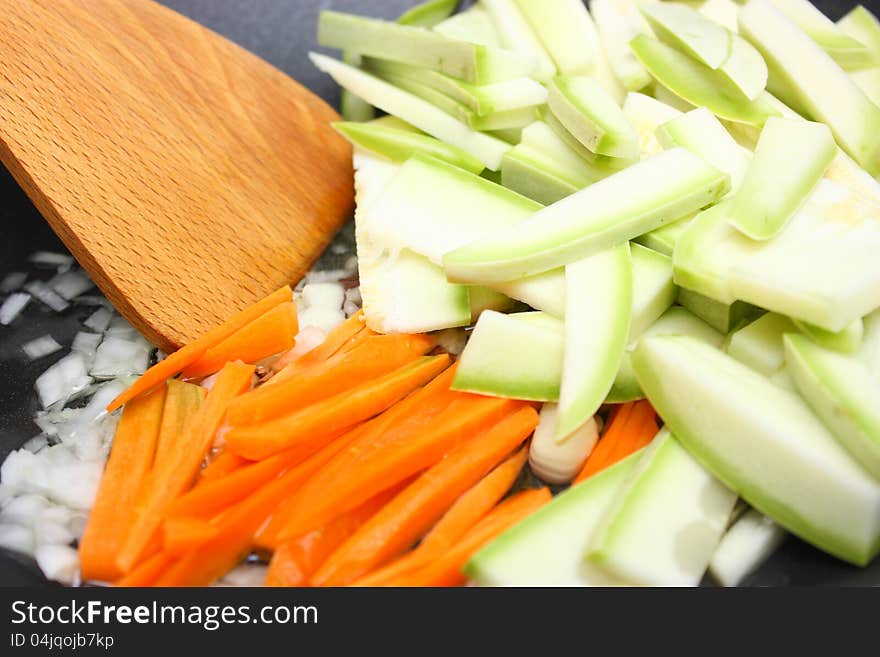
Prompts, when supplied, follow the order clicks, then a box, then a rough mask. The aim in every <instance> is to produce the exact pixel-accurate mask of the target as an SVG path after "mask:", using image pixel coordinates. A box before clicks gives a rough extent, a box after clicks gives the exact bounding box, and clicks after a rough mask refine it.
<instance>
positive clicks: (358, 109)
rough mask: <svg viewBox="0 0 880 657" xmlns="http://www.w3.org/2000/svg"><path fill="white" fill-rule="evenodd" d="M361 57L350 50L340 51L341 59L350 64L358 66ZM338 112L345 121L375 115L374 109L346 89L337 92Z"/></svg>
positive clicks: (369, 119)
mask: <svg viewBox="0 0 880 657" xmlns="http://www.w3.org/2000/svg"><path fill="white" fill-rule="evenodd" d="M361 60H362V57H361V56H360V55H359V54H357V53H356V52H352V51H350V50H348V51H343V52H342V61H343V62H345V63H346V64H350V65H351V66H360V65H361ZM339 113H340V114H342V118H344V119H345V120H346V121H371V120H372V119H374V118H375V117H376V110H375V109H374V108H373V106H372V105H370V104H369V103H368V102H367V101H365V100H364V99H363V98H361V97H360V96H357V95H355V94H353V93H351V92H350V91H348V90H347V89H342V90H341V91H340V92H339Z"/></svg>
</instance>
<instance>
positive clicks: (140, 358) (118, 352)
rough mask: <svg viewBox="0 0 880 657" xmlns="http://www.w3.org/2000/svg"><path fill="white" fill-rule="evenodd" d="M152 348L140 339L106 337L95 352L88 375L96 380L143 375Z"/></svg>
mask: <svg viewBox="0 0 880 657" xmlns="http://www.w3.org/2000/svg"><path fill="white" fill-rule="evenodd" d="M151 350H152V346H151V345H150V343H149V342H147V341H146V340H144V339H143V338H141V337H135V338H134V339H128V338H126V337H118V336H117V335H110V334H109V331H108V335H107V337H106V338H104V341H103V342H101V344H100V345H99V346H98V349H97V350H96V351H95V358H94V361H93V362H92V367H91V370H90V372H89V373H90V374H91V375H92V376H93V377H95V378H96V379H114V378H116V377H120V376H127V375H133V374H143V373H144V372H145V371H146V369H147V365H148V364H149V361H150V351H151Z"/></svg>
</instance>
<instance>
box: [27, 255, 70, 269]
mask: <svg viewBox="0 0 880 657" xmlns="http://www.w3.org/2000/svg"><path fill="white" fill-rule="evenodd" d="M28 260H30V261H31V262H32V263H34V264H35V265H44V266H47V267H71V266H73V256H69V255H67V254H65V253H52V252H51V251H37V252H35V253H32V254H31V255H30V257H29V258H28Z"/></svg>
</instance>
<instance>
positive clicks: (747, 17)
mask: <svg viewBox="0 0 880 657" xmlns="http://www.w3.org/2000/svg"><path fill="white" fill-rule="evenodd" d="M739 24H740V32H741V33H742V34H743V36H745V37H746V38H747V39H748V40H749V41H751V42H752V44H754V46H755V47H756V48H757V49H758V50H759V51H760V52H761V54H762V55H763V56H764V58H765V59H766V60H767V63H768V64H769V65H770V67H771V69H772V70H773V76H772V78H771V82H773V83H774V84H773V85H772V87H771V88H773V89H776V90H777V91H776V92H777V95H779V94H778V91H780V90H781V91H784V95H783V96H782V99H783V100H785V101H786V102H788V103H789V104H791V105H793V107H794V108H795V109H798V108H799V107H802V108H803V109H804V110H805V111H806V112H807V113H808V114H809V115H810V116H811V117H812V118H813V119H814V120H816V121H821V122H823V123H825V124H827V125H828V127H829V128H831V132H833V133H834V137H835V139H836V140H837V143H838V144H840V146H841V147H842V148H843V149H844V150H845V151H846V152H847V153H849V154H850V155H851V156H852V157H853V159H855V160H856V162H858V163H859V164H860V165H861V166H862V167H864V169H865V170H866V171H867V172H868V173H870V174H871V175H874V176H876V175H877V174H878V173H880V107H877V106H876V105H874V104H873V103H872V102H871V101H869V100H868V99H867V98H866V97H865V94H864V93H862V91H861V89H859V88H858V87H857V86H856V84H855V83H854V82H853V81H852V80H850V79H849V77H848V76H847V75H846V73H844V72H843V70H841V68H840V67H839V66H838V65H837V64H836V63H835V62H834V60H833V59H831V57H830V56H828V55H827V54H826V53H825V52H823V50H822V49H821V48H820V47H819V46H818V45H817V44H816V43H815V42H814V41H813V40H812V39H810V37H808V36H807V35H806V34H805V33H804V32H802V31H801V30H800V29H799V28H798V27H797V26H796V25H794V24H793V23H791V21H789V20H788V19H786V18H785V16H783V15H782V14H781V13H780V12H779V11H778V10H777V9H775V8H774V7H773V6H772V5H771V4H770V3H769V2H767V0H749V2H748V3H747V4H746V5H745V6H744V7H743V8H742V10H741V11H740V15H739Z"/></svg>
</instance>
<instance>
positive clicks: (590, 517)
mask: <svg viewBox="0 0 880 657" xmlns="http://www.w3.org/2000/svg"><path fill="white" fill-rule="evenodd" d="M640 457H641V454H640V453H636V454H633V455H631V456H629V457H628V458H626V459H624V460H623V461H621V462H619V463H617V464H615V465H613V466H611V467H609V468H607V469H606V470H604V471H603V472H601V473H599V474H597V475H596V476H595V477H592V478H590V479H589V480H588V481H585V482H583V483H581V484H578V485H575V486H572V487H571V488H569V489H568V490H566V491H564V492H562V493H561V494H559V495H557V496H556V497H555V498H554V499H553V501H552V502H550V503H548V504H547V505H546V506H544V507H543V508H542V509H540V510H539V511H537V512H535V513H533V514H532V515H530V516H529V517H528V518H526V519H525V520H523V521H522V522H520V523H518V524H516V525H515V526H513V527H512V528H510V529H509V530H508V531H506V532H504V533H503V534H501V535H500V536H499V537H498V538H496V539H495V540H494V541H492V542H491V543H489V544H488V545H486V546H485V547H484V548H482V549H481V550H480V551H479V552H477V553H476V554H474V555H473V557H471V559H470V560H469V561H468V563H467V565H466V566H465V572H466V573H467V574H468V576H469V577H470V578H471V579H472V580H474V581H475V582H476V583H477V584H479V585H481V586H609V585H613V584H618V583H619V582H615V581H614V580H613V579H612V578H611V577H610V576H609V575H607V574H605V573H604V572H602V571H601V570H600V569H599V568H596V567H595V566H593V565H592V564H590V563H589V562H587V561H584V554H585V552H586V550H587V546H588V545H589V543H590V539H591V538H592V535H593V532H594V530H595V528H596V525H597V524H598V523H599V520H600V519H601V517H602V514H603V512H604V510H605V509H606V507H607V506H608V505H609V504H611V502H612V500H613V499H614V496H615V493H616V492H617V490H618V488H619V487H620V485H621V484H622V483H623V482H624V481H625V480H626V478H627V476H628V475H629V473H630V471H631V470H632V468H633V467H634V466H635V464H636V461H637V460H638V459H639V458H640ZM536 555H540V558H536Z"/></svg>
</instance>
